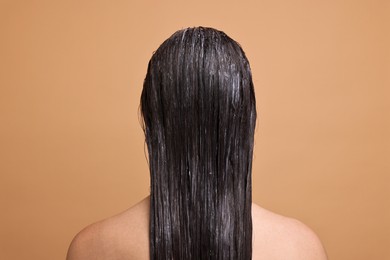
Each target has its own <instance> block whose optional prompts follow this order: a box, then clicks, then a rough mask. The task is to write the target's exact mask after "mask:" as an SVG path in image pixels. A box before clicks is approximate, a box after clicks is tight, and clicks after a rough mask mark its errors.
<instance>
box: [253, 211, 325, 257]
mask: <svg viewBox="0 0 390 260" xmlns="http://www.w3.org/2000/svg"><path fill="white" fill-rule="evenodd" d="M252 222H253V259H254V260H256V259H289V260H295V259H297V260H298V259H299V260H326V259H327V256H326V252H325V249H324V247H323V245H322V243H321V241H320V239H319V238H318V236H317V235H316V234H315V233H314V231H313V230H312V229H310V228H309V227H308V226H306V225H305V224H303V223H302V222H300V221H298V220H296V219H293V218H288V217H285V216H282V215H279V214H276V213H273V212H271V211H269V210H266V209H264V208H262V207H260V206H258V205H256V204H253V205H252Z"/></svg>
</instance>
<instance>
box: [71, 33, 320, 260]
mask: <svg viewBox="0 0 390 260" xmlns="http://www.w3.org/2000/svg"><path fill="white" fill-rule="evenodd" d="M141 112H142V116H143V120H144V132H145V139H146V143H147V147H148V155H149V157H148V158H149V169H150V178H151V194H150V197H148V198H146V199H144V200H143V201H141V202H140V203H139V204H137V205H136V206H134V207H132V208H130V209H129V210H127V211H125V212H124V213H121V214H119V215H117V216H114V217H112V218H109V219H107V220H104V221H101V222H99V223H96V224H93V225H91V226H89V227H87V228H86V229H84V230H83V231H81V232H80V233H79V234H78V235H77V236H76V237H75V239H74V240H73V242H72V244H71V246H70V249H69V252H68V260H76V259H186V260H189V259H197V260H198V259H221V260H227V259H234V260H237V259H238V260H240V259H300V260H302V259H326V255H325V253H324V250H323V247H322V245H321V243H320V241H319V240H318V238H317V236H316V235H315V234H314V233H313V232H312V231H311V230H310V229H309V228H307V227H306V226H304V225H303V224H301V223H300V222H298V221H296V220H292V219H289V218H286V217H282V216H279V215H276V214H274V213H271V212H269V211H267V210H265V209H262V208H261V207H259V206H257V205H255V204H252V190H251V189H252V179H251V175H252V153H253V138H254V129H255V124H256V101H255V94H254V88H253V82H252V76H251V70H250V67H249V62H248V60H247V58H246V56H245V54H244V52H243V50H242V49H241V47H240V46H239V44H238V43H236V42H235V41H234V40H232V39H231V38H230V37H228V36H227V35H226V34H225V33H223V32H221V31H218V30H215V29H212V28H204V27H197V28H187V29H184V30H180V31H178V32H176V33H175V34H173V35H172V36H171V37H170V38H169V39H167V40H166V41H165V42H164V43H163V44H162V45H161V46H160V47H159V48H158V50H157V51H156V52H155V53H154V54H153V56H152V58H151V60H150V62H149V66H148V71H147V75H146V78H145V81H144V86H143V91H142V96H141Z"/></svg>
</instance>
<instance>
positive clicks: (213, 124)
mask: <svg viewBox="0 0 390 260" xmlns="http://www.w3.org/2000/svg"><path fill="white" fill-rule="evenodd" d="M141 112H142V116H143V119H144V131H145V137H146V143H147V147H148V152H149V168H150V178H151V196H150V258H151V259H187V260H190V259H196V260H199V259H224V260H227V259H235V260H237V259H251V255H252V218H251V203H252V200H251V196H252V192H251V182H252V181H251V172H252V153H253V137H254V128H255V122H256V102H255V95H254V88H253V83H252V76H251V71H250V67H249V63H248V60H247V58H246V57H245V54H244V52H243V50H242V49H241V47H240V46H239V44H238V43H236V42H235V41H234V40H232V39H231V38H230V37H228V36H227V35H226V34H225V33H223V32H221V31H218V30H215V29H212V28H204V27H196V28H188V29H184V30H180V31H178V32H176V33H174V34H173V35H172V36H171V37H170V38H168V39H167V40H166V41H165V42H164V43H163V44H162V45H161V46H160V47H159V48H158V50H157V51H156V52H155V53H154V54H153V56H152V58H151V60H150V62H149V66H148V71H147V75H146V78H145V81H144V87H143V91H142V96H141Z"/></svg>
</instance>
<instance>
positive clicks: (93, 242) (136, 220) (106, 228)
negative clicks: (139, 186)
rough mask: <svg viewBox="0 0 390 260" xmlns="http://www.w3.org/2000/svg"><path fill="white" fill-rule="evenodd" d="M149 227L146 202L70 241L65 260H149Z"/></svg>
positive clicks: (92, 226) (90, 227)
mask: <svg viewBox="0 0 390 260" xmlns="http://www.w3.org/2000/svg"><path fill="white" fill-rule="evenodd" d="M148 227H149V198H146V199H144V200H142V201H141V202H139V203H138V204H136V205H135V206H133V207H131V208H130V209H128V210H126V211H124V212H122V213H120V214H118V215H116V216H113V217H111V218H108V219H105V220H102V221H100V222H97V223H94V224H92V225H89V226H87V227H86V228H84V229H83V230H81V231H80V232H79V233H78V234H77V235H76V236H75V237H74V238H73V240H72V242H71V244H70V246H69V249H68V254H67V258H66V259H67V260H81V259H82V260H89V259H94V260H99V259H113V260H115V259H148V257H149V252H148V248H147V247H146V246H147V245H148V244H149V243H148V232H147V230H148ZM145 245H146V246H145Z"/></svg>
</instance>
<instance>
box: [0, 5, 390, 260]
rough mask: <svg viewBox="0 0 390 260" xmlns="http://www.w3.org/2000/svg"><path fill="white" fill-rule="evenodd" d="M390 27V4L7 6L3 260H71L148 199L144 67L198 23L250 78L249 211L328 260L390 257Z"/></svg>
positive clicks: (0, 218) (0, 196)
mask: <svg viewBox="0 0 390 260" xmlns="http://www.w3.org/2000/svg"><path fill="white" fill-rule="evenodd" d="M389 17H390V1H386V0H384V1H371V0H367V1H356V0H350V1H336V0H334V1H313V0H298V1H288V0H285V1H277V0H276V1H275V0H268V1H242V2H241V3H240V2H239V1H222V0H220V1H193V2H187V1H150V0H148V1H108V0H107V1H92V0H91V1H50V0H48V1H18V0H17V1H15V0H14V1H12V0H9V1H4V0H0V37H1V38H0V124H1V125H0V208H1V213H0V259H4V260H11V259H18V260H19V259H39V260H46V259H47V260H49V259H64V258H65V254H66V251H67V247H68V245H69V243H70V241H71V239H72V237H73V236H74V235H75V234H76V233H77V232H78V231H79V230H80V229H81V228H83V227H84V226H86V225H87V224H89V223H92V222H94V221H97V220H100V219H102V218H105V217H108V216H110V215H113V214H116V213H118V212H120V211H122V210H124V209H126V208H127V207H129V206H131V205H133V204H134V203H136V202H137V201H138V200H140V199H142V198H143V197H144V196H147V194H148V190H149V188H148V181H149V178H148V170H147V164H146V160H145V155H144V143H143V133H142V130H141V127H140V124H139V122H138V105H139V96H140V93H141V88H142V81H143V78H144V76H145V72H146V66H147V62H148V60H149V58H150V57H151V54H152V52H153V51H154V50H155V49H156V48H157V47H158V46H159V44H160V43H161V42H162V41H163V40H165V39H166V38H167V37H169V36H170V35H171V34H172V33H173V32H174V31H176V30H178V29H181V28H185V27H189V26H197V25H203V26H211V27H215V28H218V29H220V30H223V31H225V32H226V33H227V34H229V35H230V36H231V37H233V38H234V39H236V40H238V41H239V42H240V43H241V45H242V46H243V48H244V50H245V51H246V53H247V56H248V57H249V60H250V62H251V65H252V70H253V75H254V82H255V87H256V95H257V101H258V112H259V123H258V126H257V132H256V149H255V160H254V171H253V175H254V192H253V199H254V201H255V202H257V203H259V204H261V205H262V206H264V207H266V208H268V209H271V210H273V211H276V212H278V213H280V214H284V215H287V216H291V217H295V218H298V219H300V220H302V221H303V222H305V223H306V224H307V225H309V226H310V227H311V228H312V229H314V230H315V231H316V232H317V234H318V235H319V236H320V238H321V239H322V241H323V243H324V245H325V247H326V249H327V252H328V254H329V256H330V259H344V260H349V259H351V260H352V259H353V260H359V259H362V260H363V259H364V260H366V259H390V250H389V245H390V222H389V220H390V209H389V208H390V199H389V197H390V196H389V189H390V185H389V184H390V177H389V173H390V164H389V161H390V154H389V152H390V151H389V146H390V136H389V132H390V131H389V130H390V129H389V125H390V120H389V119H390V115H389V111H390V107H389V103H390V100H389V99H390V96H389V94H390V93H389V87H390V80H389V75H390V67H389V66H390V62H389V58H390V55H389V46H390V39H389V32H390V28H389V25H390V20H389Z"/></svg>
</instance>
